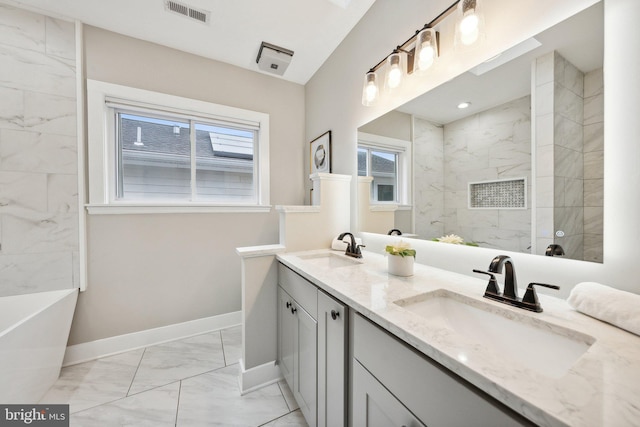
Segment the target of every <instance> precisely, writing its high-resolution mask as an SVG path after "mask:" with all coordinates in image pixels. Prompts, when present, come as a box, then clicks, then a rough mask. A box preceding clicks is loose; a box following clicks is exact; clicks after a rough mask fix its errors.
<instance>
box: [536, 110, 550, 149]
mask: <svg viewBox="0 0 640 427" xmlns="http://www.w3.org/2000/svg"><path fill="white" fill-rule="evenodd" d="M553 133H554V115H553V114H551V113H549V114H545V115H538V116H537V117H536V146H537V147H543V146H545V145H553V139H554V135H553Z"/></svg>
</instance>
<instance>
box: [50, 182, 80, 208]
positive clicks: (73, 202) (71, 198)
mask: <svg viewBox="0 0 640 427" xmlns="http://www.w3.org/2000/svg"><path fill="white" fill-rule="evenodd" d="M47 205H48V206H47V207H48V211H49V212H78V177H77V175H63V174H51V175H48V177H47Z"/></svg>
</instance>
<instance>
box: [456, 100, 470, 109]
mask: <svg viewBox="0 0 640 427" xmlns="http://www.w3.org/2000/svg"><path fill="white" fill-rule="evenodd" d="M469 105H471V103H470V102H467V101H465V102H461V103H460V104H458V108H459V109H461V110H462V109H463V108H467V107H469Z"/></svg>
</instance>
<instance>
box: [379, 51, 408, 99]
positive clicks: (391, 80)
mask: <svg viewBox="0 0 640 427" xmlns="http://www.w3.org/2000/svg"><path fill="white" fill-rule="evenodd" d="M404 75H405V65H404V60H403V58H402V55H401V54H400V53H399V52H394V53H392V54H391V55H389V57H388V58H387V74H386V76H385V79H384V88H385V89H386V90H387V91H389V90H394V89H397V88H399V87H400V85H402V81H403V80H404Z"/></svg>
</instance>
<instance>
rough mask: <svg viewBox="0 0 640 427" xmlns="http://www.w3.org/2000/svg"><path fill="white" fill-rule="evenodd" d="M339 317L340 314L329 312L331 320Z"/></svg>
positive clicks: (333, 311)
mask: <svg viewBox="0 0 640 427" xmlns="http://www.w3.org/2000/svg"><path fill="white" fill-rule="evenodd" d="M339 316H340V312H339V311H335V310H331V318H332V319H333V320H336V319H337V318H338V317H339Z"/></svg>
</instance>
